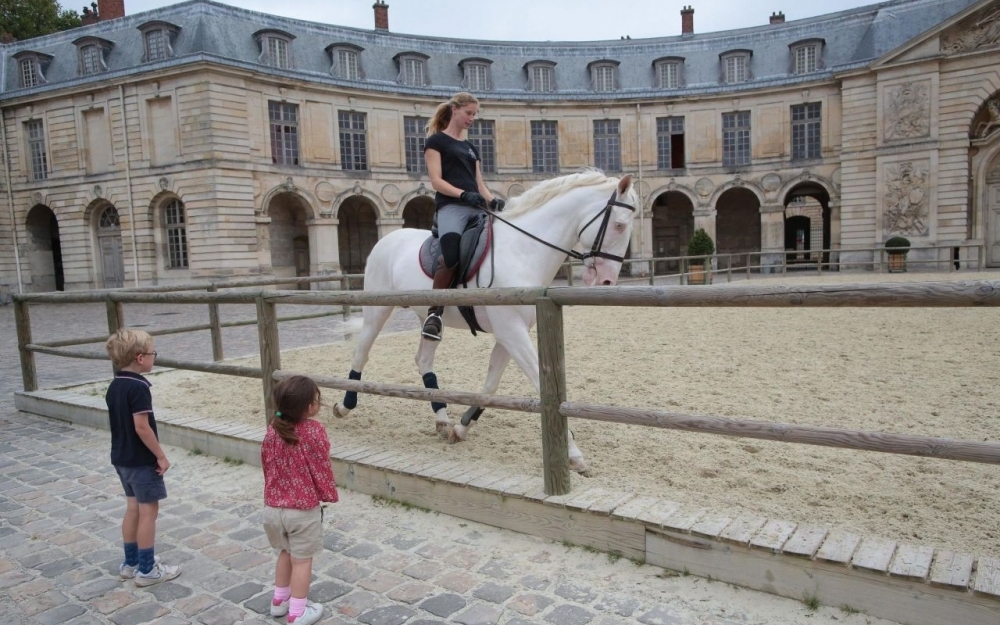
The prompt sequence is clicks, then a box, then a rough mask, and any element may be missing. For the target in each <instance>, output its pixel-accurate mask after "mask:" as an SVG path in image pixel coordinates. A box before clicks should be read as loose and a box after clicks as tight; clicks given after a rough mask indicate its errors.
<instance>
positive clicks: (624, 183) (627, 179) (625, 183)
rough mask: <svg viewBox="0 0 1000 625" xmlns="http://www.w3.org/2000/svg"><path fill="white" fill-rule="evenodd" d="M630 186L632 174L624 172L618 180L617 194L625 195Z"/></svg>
mask: <svg viewBox="0 0 1000 625" xmlns="http://www.w3.org/2000/svg"><path fill="white" fill-rule="evenodd" d="M630 186H632V174H625V175H624V176H622V177H621V180H619V181H618V195H625V192H626V191H628V188H629V187H630Z"/></svg>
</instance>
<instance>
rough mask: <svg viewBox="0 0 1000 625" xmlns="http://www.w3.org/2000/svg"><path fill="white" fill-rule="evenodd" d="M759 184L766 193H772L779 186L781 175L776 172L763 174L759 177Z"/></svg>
mask: <svg viewBox="0 0 1000 625" xmlns="http://www.w3.org/2000/svg"><path fill="white" fill-rule="evenodd" d="M760 186H762V187H763V188H764V190H765V191H767V192H768V193H773V192H774V191H777V190H778V189H779V188H780V187H781V176H779V175H778V174H765V175H764V177H763V178H761V179H760Z"/></svg>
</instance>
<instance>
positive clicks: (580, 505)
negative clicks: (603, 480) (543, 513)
mask: <svg viewBox="0 0 1000 625" xmlns="http://www.w3.org/2000/svg"><path fill="white" fill-rule="evenodd" d="M607 494H608V491H607V489H604V488H600V487H594V488H588V489H587V490H585V491H581V492H574V493H573V497H571V498H570V499H569V501H567V502H566V507H567V508H569V509H570V510H589V509H590V506H592V505H594V504H595V503H596V502H598V501H599V500H601V499H602V498H604V497H605V496H607Z"/></svg>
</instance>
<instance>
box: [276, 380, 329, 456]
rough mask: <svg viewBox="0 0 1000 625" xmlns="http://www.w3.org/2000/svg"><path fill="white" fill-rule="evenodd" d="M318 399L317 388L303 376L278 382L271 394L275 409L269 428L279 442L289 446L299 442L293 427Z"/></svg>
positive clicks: (304, 417)
mask: <svg viewBox="0 0 1000 625" xmlns="http://www.w3.org/2000/svg"><path fill="white" fill-rule="evenodd" d="M319 397H320V392H319V386H317V385H316V383H315V382H313V381H312V379H310V378H307V377H306V376H304V375H293V376H292V377H290V378H285V379H284V380H282V381H281V382H278V384H277V385H276V386H275V387H274V390H273V391H272V392H271V398H272V399H273V400H274V407H275V413H274V418H273V419H271V427H273V428H274V431H275V432H277V434H278V436H280V437H281V440H283V441H285V442H286V443H287V444H289V445H295V444H297V443H298V442H299V437H298V435H297V434H296V433H295V425H296V424H298V423H301V422H302V421H304V420H305V419H306V418H307V417H308V415H309V407H310V406H311V405H312V403H313V401H316V400H318V399H319Z"/></svg>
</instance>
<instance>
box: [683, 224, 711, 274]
mask: <svg viewBox="0 0 1000 625" xmlns="http://www.w3.org/2000/svg"><path fill="white" fill-rule="evenodd" d="M714 253H715V243H713V242H712V237H710V236H709V235H708V233H707V232H705V229H704V228H698V229H697V230H695V231H694V234H693V235H692V236H691V240H690V241H689V242H688V249H687V255H688V256H698V257H699V258H692V259H690V260H688V284H708V283H710V282H711V281H712V273H711V271H710V270H709V271H708V272H706V270H705V268H706V265H708V266H709V267H711V265H710V263H711V258H710V257H711V256H712V254H714Z"/></svg>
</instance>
